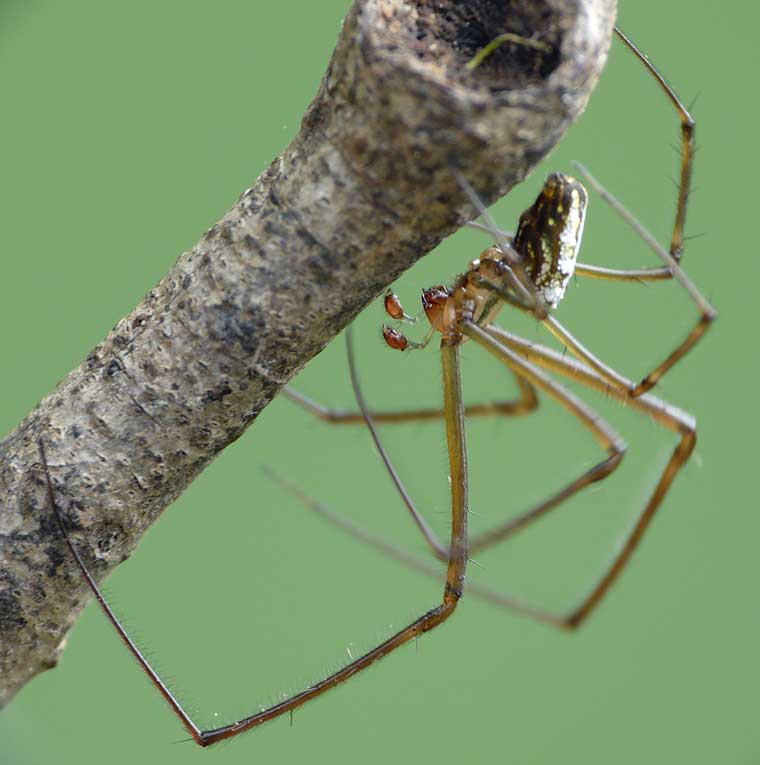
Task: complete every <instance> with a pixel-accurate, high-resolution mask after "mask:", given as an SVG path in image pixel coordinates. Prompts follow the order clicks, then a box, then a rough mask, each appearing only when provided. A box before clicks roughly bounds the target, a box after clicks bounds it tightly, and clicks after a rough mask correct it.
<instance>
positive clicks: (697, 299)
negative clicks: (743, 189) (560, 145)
mask: <svg viewBox="0 0 760 765" xmlns="http://www.w3.org/2000/svg"><path fill="white" fill-rule="evenodd" d="M575 165H576V167H577V168H578V169H579V170H580V171H581V173H582V174H583V176H584V177H585V179H586V180H587V181H588V183H589V184H590V185H591V186H592V187H593V188H594V189H595V191H597V193H599V195H600V196H601V197H602V198H603V199H604V200H605V201H606V202H608V203H609V204H610V205H611V206H612V207H613V209H614V210H615V211H616V212H617V213H618V214H619V215H620V216H621V217H622V218H623V219H624V220H625V221H626V222H627V223H628V224H629V225H630V226H631V227H632V228H633V229H634V230H635V231H636V233H638V234H639V235H640V236H641V237H642V239H644V241H645V242H646V243H647V245H649V247H650V248H651V249H652V250H654V252H655V253H656V254H657V255H658V256H659V257H660V258H661V259H662V260H663V261H664V263H665V265H666V269H665V270H666V271H667V272H668V273H669V274H670V275H671V276H672V278H674V279H676V280H677V281H678V282H680V284H681V285H682V286H683V288H684V289H685V290H686V292H687V293H688V294H689V297H690V298H691V299H692V300H693V301H694V303H695V304H696V306H697V308H698V310H699V318H698V319H697V323H696V324H695V325H694V327H693V329H692V330H691V332H689V334H688V335H687V336H686V338H685V339H684V340H683V341H682V342H681V343H680V344H679V345H678V346H677V347H676V348H675V350H674V351H672V352H671V353H670V354H669V355H668V356H667V357H666V358H665V360H664V361H662V362H661V363H660V364H659V365H658V366H657V367H655V368H654V369H653V370H652V371H651V372H649V374H647V375H645V376H644V378H643V379H642V380H641V382H640V383H639V384H638V385H637V386H636V387H635V389H634V390H633V392H632V393H631V396H633V397H636V396H640V395H641V394H642V393H646V392H647V391H648V390H651V389H652V388H653V387H654V386H655V385H656V384H657V382H658V380H660V378H661V377H662V376H663V375H664V374H665V373H666V372H667V371H668V370H669V369H670V368H671V367H673V366H675V364H676V363H678V362H679V361H680V360H681V359H682V358H683V357H684V356H685V355H686V354H687V353H688V352H689V351H690V350H691V349H692V348H693V347H694V346H695V345H696V344H697V343H698V342H699V340H700V339H701V338H702V337H703V336H704V334H705V332H707V329H708V328H709V327H710V325H711V324H712V322H713V321H714V320H715V318H716V317H717V315H718V314H717V312H716V310H715V309H714V308H713V307H712V306H711V305H710V303H709V302H708V301H707V300H706V299H705V298H704V297H703V296H702V294H701V293H700V292H699V290H698V289H697V288H696V287H695V286H694V284H693V282H692V281H691V280H690V279H689V277H688V276H686V274H685V273H684V272H683V270H682V269H681V267H680V266H679V264H678V258H677V257H676V256H675V255H673V254H670V253H668V252H667V251H666V250H665V249H664V248H663V247H662V246H661V245H660V244H659V242H658V241H657V240H656V239H655V238H654V237H653V236H652V235H651V234H650V233H649V232H648V231H647V230H646V229H645V228H644V227H643V226H642V225H641V223H639V221H638V220H636V218H634V216H633V215H631V213H630V212H629V211H628V210H627V209H626V208H625V207H624V206H623V205H622V204H621V203H620V202H619V201H618V200H617V199H615V197H613V196H612V194H610V193H609V191H607V189H605V188H604V187H603V186H602V185H601V184H600V183H599V181H597V180H596V178H594V177H593V176H592V175H591V174H590V173H589V172H588V170H586V169H585V168H584V167H583V166H582V165H580V164H578V163H575ZM680 196H681V195H680V194H679V200H680ZM684 215H685V212H684ZM676 220H677V221H678V220H679V216H678V214H677V216H676ZM680 220H681V225H682V223H683V216H680ZM676 225H677V226H678V223H677V224H676ZM677 233H678V236H677V237H676V234H675V233H674V241H675V240H676V238H677V239H678V241H679V242H680V244H679V245H678V246H679V247H680V249H679V250H677V251H676V252H677V254H678V256H679V257H680V255H681V253H682V251H683V232H682V231H681V230H678V232H677ZM614 273H615V272H613V271H609V272H608V274H607V276H606V277H605V278H608V279H615V278H618V277H616V276H614V275H611V274H614ZM623 273H625V272H623ZM633 273H639V274H640V270H639V271H638V272H633ZM652 273H654V274H655V275H656V274H657V270H654V271H653V272H652ZM623 278H628V277H627V276H626V277H623ZM652 278H666V277H659V276H655V277H652ZM550 320H552V317H548V319H547V321H550ZM544 324H547V322H546V321H545V322H544ZM550 331H552V330H551V328H550ZM568 347H569V348H570V346H568ZM570 350H571V351H573V353H574V354H575V355H579V354H577V353H576V351H574V350H573V349H572V348H570ZM579 357H580V358H582V359H583V360H587V359H586V358H585V357H584V356H579ZM592 366H594V365H593V364H592ZM595 368H596V367H595ZM597 371H602V370H601V369H597Z"/></svg>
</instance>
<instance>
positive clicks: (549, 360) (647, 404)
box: [267, 325, 696, 629]
mask: <svg viewBox="0 0 760 765" xmlns="http://www.w3.org/2000/svg"><path fill="white" fill-rule="evenodd" d="M484 331H485V332H486V333H487V334H488V335H489V336H491V337H492V338H493V339H494V340H496V341H497V342H498V343H499V345H500V346H502V347H506V348H509V349H511V350H513V351H515V352H516V353H517V354H519V355H520V356H521V357H522V358H523V359H525V360H526V361H528V362H529V363H530V364H532V365H535V366H538V367H541V368H543V369H546V370H548V371H550V372H554V373H557V374H560V375H563V376H564V377H567V378H569V379H571V380H575V381H576V382H579V383H581V384H583V385H585V386H586V387H588V388H590V389H592V390H596V391H598V392H600V393H602V394H603V395H607V396H612V397H613V398H616V399H617V400H618V401H620V402H622V403H624V404H626V405H627V406H630V407H631V408H632V409H635V410H637V411H639V412H642V413H644V414H646V415H648V416H649V417H651V418H652V419H654V420H655V421H656V422H658V423H659V424H661V425H663V426H664V427H666V428H668V429H669V430H671V431H673V432H674V433H677V434H678V435H679V436H680V441H679V443H678V445H677V446H676V448H675V450H674V452H673V454H672V455H671V457H670V459H669V460H668V462H667V463H666V465H665V467H664V468H663V471H662V473H661V475H660V478H659V481H658V483H657V486H656V487H655V489H654V491H653V493H652V495H651V497H650V498H649V500H648V501H647V503H646V504H645V506H644V508H643V509H642V510H641V511H640V513H639V514H638V516H637V517H636V518H635V520H634V523H633V525H632V527H631V528H630V530H629V531H628V532H627V534H626V535H625V537H624V539H623V540H622V542H621V544H620V545H619V548H618V550H617V551H616V553H615V555H614V556H613V558H612V560H611V561H610V562H609V563H608V565H607V566H606V567H605V569H604V570H603V571H602V573H601V574H600V575H599V577H597V579H596V580H595V581H594V583H593V585H592V587H591V588H590V589H589V590H588V592H587V593H586V595H585V596H584V597H583V598H582V599H581V600H580V602H579V603H578V604H577V605H576V606H575V607H574V608H573V609H571V610H570V611H569V612H567V613H553V612H551V611H548V610H546V609H544V608H541V607H540V606H535V605H533V604H531V603H528V602H527V601H525V600H523V599H521V598H518V597H515V596H513V595H511V594H508V593H503V592H500V591H497V590H494V589H492V588H490V587H487V586H483V585H481V584H478V583H474V582H468V584H467V593H468V594H472V595H473V596H475V597H477V598H480V599H481V600H485V601H487V602H489V603H491V604H493V605H497V606H500V607H503V608H508V609H510V610H513V611H516V612H518V613H521V614H523V615H525V616H528V617H530V618H533V619H536V620H538V621H541V622H545V623H547V624H550V625H551V626H554V627H559V628H562V629H576V628H577V627H579V626H580V624H581V623H582V622H583V621H584V620H585V619H586V618H587V617H588V616H589V614H590V613H591V612H592V611H593V609H594V608H596V606H597V605H599V603H600V601H601V600H602V598H603V596H604V595H605V594H606V592H607V591H608V590H609V588H610V587H611V586H612V584H613V583H614V581H615V580H616V579H617V577H618V576H619V575H620V573H621V572H622V570H623V568H624V567H625V565H626V564H627V563H628V561H629V560H630V558H631V557H632V555H633V552H634V551H635V549H636V547H637V546H638V544H639V543H640V542H641V539H642V537H643V535H644V533H645V531H646V530H647V528H648V526H649V524H650V523H651V520H652V517H653V516H654V514H655V512H656V511H657V509H658V508H659V506H660V504H661V503H662V500H663V499H664V497H665V495H666V494H667V492H668V490H669V489H670V486H671V485H672V483H673V480H674V479H675V477H676V475H677V473H678V472H679V471H680V470H681V468H682V467H683V465H684V464H685V463H686V461H687V460H688V458H689V455H690V454H691V451H692V450H693V448H694V444H695V442H696V430H695V423H694V419H693V418H692V417H691V416H690V415H688V414H686V413H685V412H682V411H681V410H679V409H678V408H676V407H674V406H672V405H671V404H668V403H666V402H664V401H662V400H661V399H659V398H656V397H655V396H653V395H651V394H645V395H643V396H641V397H639V398H636V399H632V400H631V399H628V397H627V396H626V395H625V394H623V393H621V392H620V391H618V390H617V389H615V388H612V387H611V386H610V385H609V384H608V383H607V381H606V380H605V379H604V378H603V377H602V376H601V375H599V374H598V373H597V372H595V371H594V370H593V369H591V368H590V367H588V366H586V365H584V364H581V363H580V362H578V361H575V360H574V359H569V358H565V357H563V356H562V355H561V354H559V353H557V352H556V351H553V350H552V349H550V348H547V347H546V346H541V345H535V344H532V343H528V342H526V341H525V340H523V339H522V338H520V337H518V336H516V335H513V334H511V333H508V332H506V331H504V330H502V329H500V328H498V327H495V326H493V325H489V326H488V327H485V328H484ZM267 472H268V473H269V474H270V475H272V474H271V471H267ZM272 477H273V478H274V479H275V480H276V481H277V482H278V483H280V484H281V485H282V486H284V488H286V489H288V490H289V491H290V492H292V493H294V494H295V495H296V496H297V497H298V498H299V499H300V500H301V501H302V502H303V503H304V504H305V505H306V506H307V507H308V508H309V509H311V510H313V511H314V512H316V513H317V514H318V515H320V516H321V517H323V518H324V519H325V520H327V521H328V522H330V523H331V524H333V525H335V526H337V527H338V528H340V529H341V530H343V531H344V532H345V533H347V534H349V535H350V536H352V537H353V538H355V539H358V540H359V541H361V542H363V543H365V544H367V545H369V546H371V547H374V548H375V549H377V550H379V551H380V552H382V553H383V554H385V555H388V556H390V557H392V558H394V559H395V560H398V561H399V562H401V563H403V564H404V565H406V566H407V567H409V568H411V569H413V570H416V571H418V572H420V573H423V574H426V575H429V576H439V575H440V574H439V571H438V569H436V567H435V566H434V565H432V564H430V563H428V562H426V561H424V560H421V559H420V558H418V557H417V556H414V555H411V554H409V553H407V552H406V551H404V550H401V549H399V548H398V547H397V546H396V545H394V544H393V542H390V541H389V540H386V539H383V538H382V537H380V536H378V535H375V534H373V533H371V532H369V531H367V530H366V529H363V528H362V527H360V526H359V525H357V524H355V523H353V522H352V521H350V520H349V519H347V518H345V517H344V516H342V515H341V514H339V513H336V512H335V511H333V510H331V509H330V508H328V507H326V506H325V505H324V504H322V503H320V502H318V501H316V500H315V499H313V498H312V497H310V496H308V495H307V494H305V493H304V492H303V491H301V490H300V489H298V488H297V487H296V486H294V485H293V484H291V483H290V482H288V481H286V480H284V479H282V478H279V477H277V476H272ZM538 517H540V516H539V515H536V516H534V517H533V518H530V519H528V521H527V522H530V520H534V519H536V518H538ZM470 550H472V545H471V546H470Z"/></svg>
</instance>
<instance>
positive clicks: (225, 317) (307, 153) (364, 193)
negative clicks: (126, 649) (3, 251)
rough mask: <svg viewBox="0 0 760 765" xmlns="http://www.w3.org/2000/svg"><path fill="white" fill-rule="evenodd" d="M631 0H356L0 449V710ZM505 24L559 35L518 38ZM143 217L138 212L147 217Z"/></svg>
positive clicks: (515, 140) (593, 55) (582, 70)
mask: <svg viewBox="0 0 760 765" xmlns="http://www.w3.org/2000/svg"><path fill="white" fill-rule="evenodd" d="M614 12H615V0H533V1H531V0H520V1H518V0H503V1H502V2H498V1H497V0H490V1H487V0H467V1H462V0H460V1H459V2H455V1H454V0H448V1H447V0H435V2H434V1H433V0H357V1H356V3H355V4H354V6H353V8H352V9H351V11H350V12H349V15H348V17H347V18H346V20H345V23H344V26H343V31H342V33H341V36H340V39H339V41H338V45H337V48H336V50H335V53H334V55H333V58H332V61H331V62H330V65H329V68H328V70H327V73H326V75H325V77H324V80H323V82H322V85H321V87H320V89H319V92H318V93H317V96H316V98H315V99H314V101H313V103H312V104H311V106H310V107H309V109H308V111H307V113H306V116H305V117H304V120H303V124H302V128H301V132H300V133H299V135H298V136H297V137H296V138H295V140H294V141H293V142H292V143H291V144H290V146H288V147H287V148H286V149H285V151H284V152H283V153H282V154H281V155H280V156H279V157H277V159H275V160H274V162H273V163H272V165H271V166H270V167H269V169H268V170H267V171H266V172H265V173H264V174H263V175H262V176H261V177H260V178H258V180H257V181H256V183H255V185H254V186H253V187H252V188H250V189H248V190H247V191H245V192H244V193H243V194H242V196H241V197H240V199H239V200H238V202H237V203H236V204H235V206H234V207H233V208H232V209H231V210H230V211H229V212H228V213H227V214H226V215H225V216H224V217H223V218H222V220H220V221H219V222H218V223H216V224H215V225H213V226H212V227H211V228H210V229H209V230H208V231H207V232H206V234H205V236H204V237H203V238H202V240H201V241H200V242H198V244H197V245H196V246H195V247H194V248H193V249H192V250H191V251H189V252H186V253H183V254H182V255H181V256H180V258H179V260H178V261H177V263H176V264H175V266H174V267H173V268H172V269H171V271H170V272H169V273H168V274H167V275H166V276H165V277H164V278H163V279H162V280H161V281H160V283H159V284H158V285H157V286H156V287H155V288H154V289H153V290H151V292H150V293H148V295H147V297H146V298H145V300H144V301H143V302H142V303H141V304H140V305H138V306H137V307H136V308H135V309H134V311H132V313H130V314H129V316H127V317H126V318H124V319H122V320H121V321H120V322H119V323H118V324H117V325H116V327H115V328H114V329H113V330H112V331H111V333H110V334H109V335H108V336H107V337H106V339H105V340H104V341H103V342H102V343H101V344H100V345H98V346H97V347H96V348H94V349H93V351H92V352H91V353H90V355H89V356H88V357H87V359H86V360H85V361H84V363H83V364H82V365H81V366H80V367H78V368H77V369H75V370H74V371H73V372H71V374H69V376H68V377H67V378H66V379H65V380H64V381H63V382H62V383H61V384H60V385H59V386H58V388H57V389H56V390H55V391H54V392H53V393H52V394H51V395H50V396H48V397H47V398H46V399H44V400H43V401H42V402H41V403H40V404H39V406H38V407H37V408H36V409H35V410H34V411H33V412H32V413H31V414H30V415H29V416H28V417H27V418H26V419H25V420H24V421H23V422H22V423H21V425H20V426H19V427H18V429H17V430H16V431H14V432H13V433H11V434H10V435H9V436H8V437H7V438H6V439H5V440H4V441H3V442H2V444H0V704H2V703H3V702H6V701H8V699H10V698H11V697H12V696H13V694H14V693H15V692H16V691H17V690H18V688H19V687H21V685H22V684H23V683H24V682H25V681H27V680H28V679H29V678H31V677H33V676H34V675H35V674H37V673H38V672H40V671H41V670H42V669H45V668H49V667H52V666H54V665H55V663H56V661H57V658H58V655H59V653H60V651H61V650H62V646H63V642H64V638H65V636H66V633H67V631H68V630H69V628H70V627H71V625H72V623H73V621H74V619H75V618H76V616H77V615H78V614H79V612H80V611H81V609H82V606H83V604H84V603H85V602H86V600H87V597H86V595H87V593H86V590H85V585H84V583H83V582H82V580H81V577H80V576H79V574H78V573H77V571H76V570H75V569H74V567H73V566H72V565H71V561H70V560H69V559H68V557H67V553H66V549H65V547H64V546H63V544H62V542H61V539H60V536H59V534H58V532H57V530H56V526H55V524H54V522H53V519H52V518H51V514H50V511H49V509H48V508H47V507H46V499H45V492H44V486H43V476H42V473H41V468H40V461H39V457H38V452H37V441H38V439H44V442H45V444H46V447H47V454H48V459H49V462H50V466H51V473H52V478H53V482H54V484H55V490H56V496H57V501H58V503H59V506H60V507H61V509H62V510H63V511H64V513H65V515H66V518H67V519H68V523H69V524H70V527H71V528H72V530H73V533H74V536H75V538H76V539H77V540H78V541H79V545H80V549H82V551H83V553H84V555H85V558H86V560H88V561H90V565H91V566H92V569H93V572H94V574H95V575H96V577H97V578H98V579H101V578H103V577H104V576H106V574H107V573H108V572H109V571H110V569H111V568H112V567H114V566H116V565H117V564H118V563H120V562H121V561H122V560H124V559H125V558H126V557H127V556H128V555H129V554H130V552H131V551H132V550H133V549H134V547H135V545H136V544H137V543H138V541H139V539H140V537H141V535H142V534H143V532H144V531H145V530H146V529H147V528H148V526H149V525H150V524H151V523H152V522H153V521H154V520H155V519H156V517H157V516H158V515H159V514H160V513H161V511H162V510H163V509H164V508H166V507H167V505H169V504H170V503H171V502H172V501H173V500H174V499H175V498H176V497H177V496H178V495H179V494H180V493H181V492H182V491H183V490H184V489H185V488H186V487H187V485H188V484H189V483H190V482H191V481H192V480H193V479H194V478H195V477H196V476H197V475H198V474H199V473H200V472H201V471H202V470H203V469H204V468H205V467H206V466H207V465H208V464H209V462H210V461H211V460H212V459H213V458H214V457H215V456H216V455H217V454H218V453H219V452H220V451H221V450H222V449H224V448H225V447H226V446H227V445H228V444H230V443H231V442H232V441H234V440H235V439H237V438H238V437H240V435H241V434H242V433H243V432H244V431H245V430H246V428H247V427H248V426H249V425H250V424H251V423H252V422H253V421H254V420H255V419H256V416H257V415H258V413H259V412H260V411H261V410H262V409H263V408H264V407H265V406H266V405H267V404H268V403H269V401H271V400H272V398H273V397H274V396H275V394H276V393H277V391H278V390H279V388H280V387H281V386H282V385H283V383H285V382H286V381H287V380H288V379H290V377H291V376H292V375H294V374H295V373H296V372H297V371H298V370H299V369H300V368H301V367H302V366H303V365H304V364H305V363H306V362H307V361H308V360H309V359H311V358H312V357H313V356H314V355H315V354H317V353H318V352H319V351H320V350H321V349H322V348H323V347H324V346H325V344H326V343H327V342H329V340H330V339H331V338H332V337H333V336H334V335H335V334H337V333H338V332H339V331H340V330H342V329H343V328H344V327H345V326H346V325H347V324H348V323H349V322H351V320H352V319H353V318H354V317H355V316H356V314H357V313H358V312H359V311H361V310H362V308H364V307H365V306H366V305H367V303H368V302H369V301H371V300H372V299H373V298H375V297H376V296H377V295H378V294H379V293H380V292H381V291H382V290H383V289H384V288H385V287H386V286H387V285H388V284H389V283H390V282H391V281H393V280H394V279H395V278H396V277H398V275H399V274H400V273H401V272H402V271H404V270H405V269H406V268H408V267H409V266H410V265H412V263H414V261H415V260H417V258H419V257H421V256H422V255H424V254H425V253H427V252H428V251H429V250H430V249H432V248H433V247H435V246H436V244H438V242H440V241H441V239H443V238H444V237H445V236H447V235H449V234H450V233H452V232H453V231H454V230H455V229H456V228H457V227H458V226H460V225H461V224H462V223H463V222H464V221H466V220H468V219H469V218H470V217H472V215H473V211H472V209H471V207H470V205H469V204H467V203H466V201H465V199H464V196H463V194H462V193H461V191H460V189H459V188H458V186H457V183H456V181H455V180H454V177H453V175H452V168H453V167H456V168H460V169H461V171H462V172H463V174H464V175H465V176H466V177H467V178H469V179H470V181H471V183H472V184H473V186H475V188H476V189H477V191H478V193H479V194H480V195H481V196H482V197H483V198H484V200H486V201H488V202H491V201H493V200H494V199H496V198H497V197H499V196H500V195H502V194H504V193H506V192H507V191H508V190H509V189H510V188H512V186H514V185H515V184H516V183H518V182H519V181H521V180H522V179H523V178H524V177H525V175H526V174H527V173H528V172H529V171H530V170H531V169H532V168H533V166H534V165H535V164H536V163H537V162H538V161H539V160H541V159H542V158H543V157H544V156H545V155H546V154H547V153H548V152H549V150H550V149H551V148H552V147H553V146H554V144H555V143H556V142H557V140H558V139H559V138H560V136H561V135H562V134H563V132H564V131H565V129H566V128H567V127H568V125H569V124H570V123H571V122H572V121H573V120H574V119H575V118H576V117H577V116H578V115H579V113H580V112H581V111H582V110H583V108H584V106H585V104H586V101H587V99H588V96H589V94H590V92H591V89H592V88H593V86H594V84H595V82H596V80H597V78H598V75H599V73H600V71H601V69H602V67H603V65H604V63H605V60H606V56H607V50H608V46H609V42H610V36H611V30H612V23H613V18H614ZM504 31H511V32H513V33H516V34H519V35H522V36H524V37H532V38H533V39H535V40H540V41H541V42H542V43H544V44H545V45H546V46H548V50H543V49H541V50H537V49H535V48H531V47H529V46H515V45H504V46H503V47H501V48H500V49H498V50H497V51H496V53H494V54H493V55H492V56H491V57H490V58H488V59H487V60H486V61H485V62H484V63H483V64H482V65H481V66H479V67H478V68H476V69H474V70H472V71H470V70H468V69H466V68H465V64H466V63H467V61H468V60H470V59H471V58H472V56H473V54H474V53H475V51H476V50H477V49H478V48H479V47H481V46H483V45H485V44H486V43H487V42H489V41H490V40H491V39H493V38H494V37H496V36H497V35H499V34H500V33H502V32H504ZM133 223H134V225H139V221H134V222H133Z"/></svg>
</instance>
